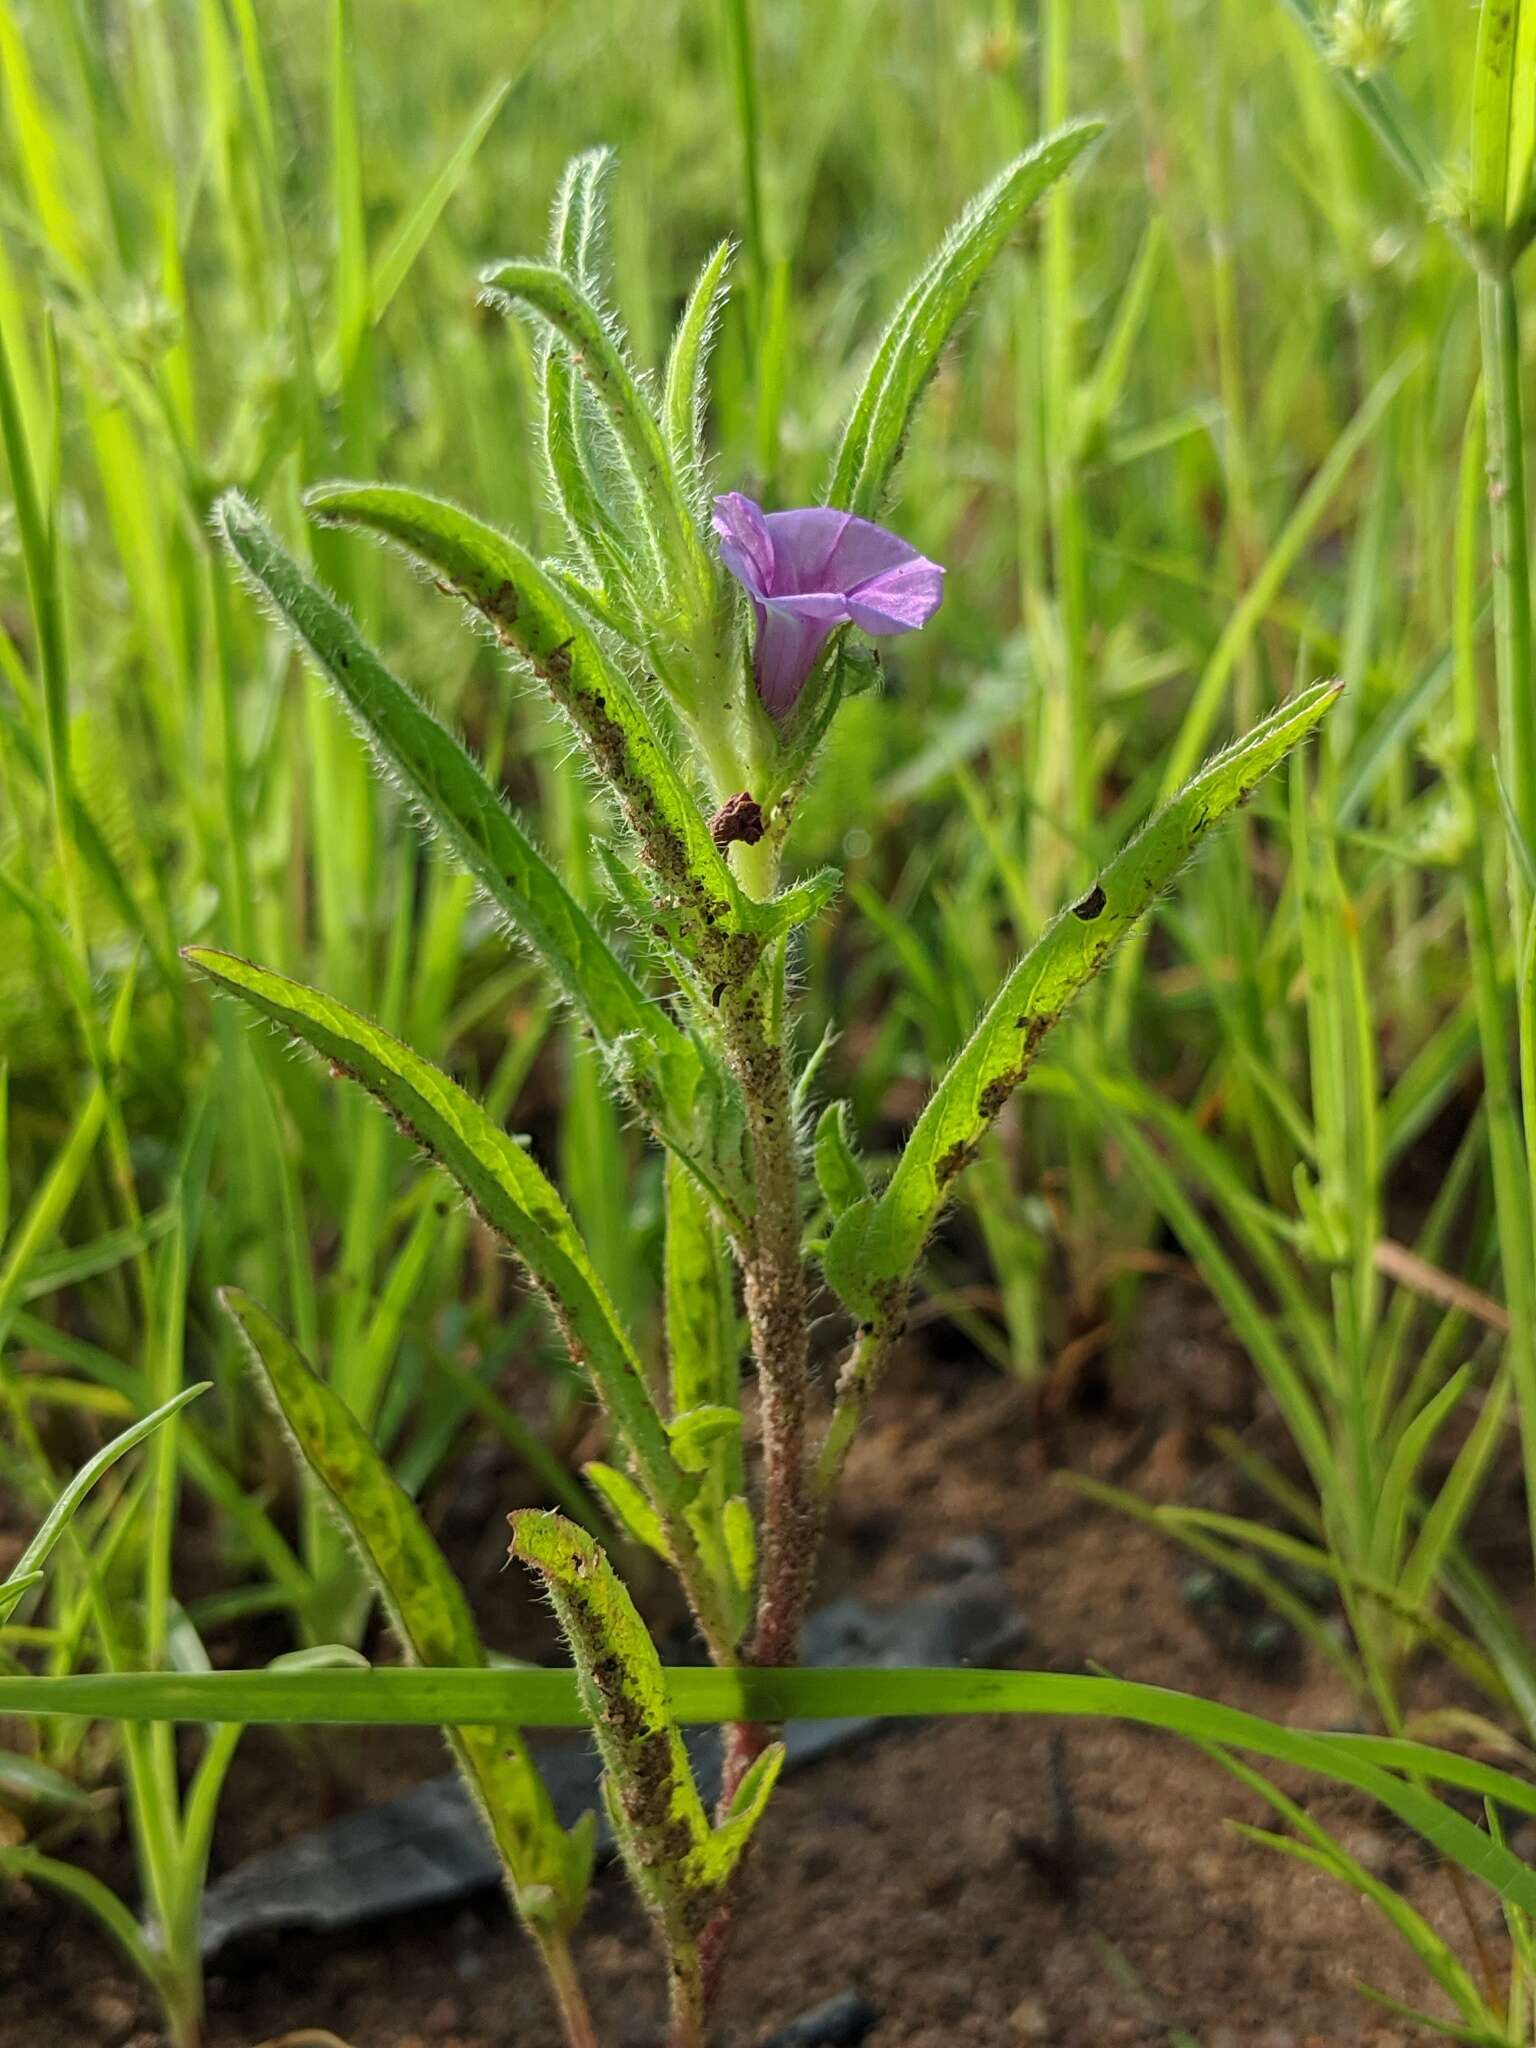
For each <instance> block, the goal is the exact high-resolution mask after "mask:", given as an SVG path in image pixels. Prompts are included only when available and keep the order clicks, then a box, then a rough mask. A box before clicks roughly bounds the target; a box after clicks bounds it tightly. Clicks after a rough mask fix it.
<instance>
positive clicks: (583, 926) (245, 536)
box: [214, 492, 681, 1041]
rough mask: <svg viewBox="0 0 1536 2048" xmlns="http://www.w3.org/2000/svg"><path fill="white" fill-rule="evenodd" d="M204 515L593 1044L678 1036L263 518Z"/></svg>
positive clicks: (221, 506) (502, 809) (465, 759)
mask: <svg viewBox="0 0 1536 2048" xmlns="http://www.w3.org/2000/svg"><path fill="white" fill-rule="evenodd" d="M214 518H215V522H216V524H217V526H218V529H219V532H220V533H221V534H222V536H223V539H224V541H225V544H226V545H227V546H228V548H229V551H230V553H231V554H232V555H233V556H234V558H235V561H236V562H237V563H238V564H239V566H240V568H241V570H242V571H243V572H244V574H245V576H246V577H247V578H248V580H249V581H250V583H251V584H252V585H253V587H254V588H255V589H256V591H257V592H258V593H259V594H260V595H261V596H262V597H264V598H265V599H266V600H267V601H268V602H269V603H270V604H271V605H273V606H274V607H275V608H276V610H277V612H278V613H279V615H280V616H281V617H282V619H283V620H284V621H285V622H286V624H287V625H288V626H289V627H290V628H291V630H292V631H293V632H294V633H295V634H296V635H297V637H298V639H299V641H300V642H301V644H302V645H303V646H304V647H305V648H306V649H307V650H308V652H309V653H310V654H311V655H312V656H313V658H314V660H315V661H316V662H317V663H318V665H319V667H320V670H321V672H322V674H323V675H324V676H325V677H326V679H327V681H328V682H329V683H330V685H331V687H332V688H333V689H334V690H335V691H336V693H337V695H338V696H339V697H340V698H341V700H342V702H343V703H344V704H345V706H346V707H347V710H348V711H349V712H350V713H351V715H352V717H353V718H354V720H355V721H356V723H357V725H358V728H359V730H360V731H361V732H362V734H363V736H364V738H365V739H366V740H367V741H368V742H369V744H370V745H371V746H372V747H373V749H374V751H375V753H376V754H377V755H378V757H379V760H380V762H381V763H382V765H383V766H384V768H385V769H386V770H387V771H388V773H389V774H390V775H391V776H392V777H393V778H394V779H395V780H396V781H397V782H398V783H399V785H400V787H401V788H402V789H403V790H404V792H405V794H406V795H407V796H408V797H409V798H410V799H411V801H412V802H413V803H414V804H415V805H416V806H417V807H418V809H419V810H420V812H421V815H422V817H423V819H424V821H425V822H426V823H427V824H428V825H429V826H430V827H431V829H432V830H433V831H434V832H436V833H437V834H439V835H440V837H441V838H442V840H443V841H444V843H445V844H446V845H447V847H448V848H449V850H450V851H451V852H452V853H453V855H454V857H455V858H456V859H457V860H458V861H459V862H460V864H461V865H462V866H463V867H465V868H466V869H467V870H468V871H469V873H470V874H471V875H473V876H474V878H475V880H476V881H477V882H478V883H479V884H480V886H481V888H482V889H484V891H485V892H486V894H487V895H488V896H489V897H490V899H491V901H492V902H493V903H494V904H495V906H496V908H497V909H498V910H499V911H500V912H501V914H502V916H503V917H505V918H506V920H507V922H508V923H509V924H510V925H511V926H512V927H513V929H514V930H516V931H517V932H518V933H519V934H520V936H521V937H522V938H523V939H524V940H525V941H526V942H527V944H528V945H529V946H530V947H531V948H532V949H533V951H534V952H535V953H536V954H537V955H538V957H539V958H540V960H542V961H543V962H544V964H545V965H546V966H547V967H548V969H549V971H550V973H551V974H552V975H553V976H554V979H555V981H556V982H557V983H558V985H559V987H560V991H561V993H562V994H563V995H564V996H565V997H566V998H567V999H568V1000H569V1001H570V1002H571V1003H573V1004H574V1005H575V1007H576V1008H577V1009H578V1010H579V1011H580V1012H581V1014H582V1016H583V1017H585V1018H586V1019H587V1021H588V1022H589V1023H590V1024H591V1025H592V1027H593V1029H594V1030H595V1031H596V1032H597V1034H598V1036H599V1037H600V1038H601V1039H604V1040H606V1041H612V1040H615V1039H618V1038H622V1037H623V1036H624V1035H625V1034H626V1033H630V1032H635V1033H639V1034H642V1035H644V1036H646V1037H649V1038H652V1039H655V1040H658V1041H659V1040H663V1039H666V1038H668V1037H669V1036H670V1037H678V1038H680V1037H681V1033H678V1032H676V1031H675V1030H673V1028H672V1027H671V1026H670V1025H669V1022H668V1020H667V1018H666V1016H665V1014H664V1013H662V1012H660V1011H659V1010H658V1009H657V1007H656V1005H655V1004H653V1003H651V1002H650V1001H649V1000H648V999H647V997H646V994H645V991H644V990H643V989H642V988H641V987H640V986H639V984H638V983H637V982H636V981H635V979H634V977H633V976H632V975H631V974H630V972H629V970H628V969H627V968H626V967H625V966H624V964H623V962H622V961H621V960H620V959H619V958H618V957H617V955H616V954H615V953H614V951H613V949H612V948H611V947H610V946H609V944H608V942H607V941H606V939H604V937H603V935H602V934H601V932H599V931H598V929H597V927H596V926H595V925H594V924H593V922H592V920H591V918H590V917H589V916H588V915H587V913H586V911H585V910H583V908H582V907H581V905H580V904H579V903H578V902H577V901H576V899H575V898H574V897H573V896H572V895H571V893H570V891H569V890H568V889H567V888H566V886H565V884H564V883H563V882H562V881H561V880H560V878H559V876H558V875H557V874H556V873H555V871H554V869H553V868H552V867H551V866H550V865H549V863H548V861H546V860H545V858H544V856H543V855H542V854H541V853H540V852H539V851H538V849H537V847H535V846H534V844H533V842H532V841H531V840H530V839H529V838H528V836H527V834H526V833H525V832H524V831H523V829H522V827H521V826H520V825H519V824H518V823H517V822H516V820H515V819H514V818H513V817H512V815H511V813H510V812H509V811H508V810H507V807H506V805H505V804H504V803H503V802H502V801H501V799H500V797H499V796H498V795H497V793H496V791H495V790H494V789H492V787H491V785H490V783H489V782H488V781H487V780H486V778H485V775H484V774H483V772H482V771H481V769H480V768H479V766H478V765H477V764H476V762H475V761H474V760H473V759H472V758H471V757H470V755H469V754H468V752H467V751H466V750H465V748H464V747H463V746H461V745H460V743H459V741H458V740H457V739H455V738H454V736H453V735H452V734H451V733H450V732H448V731H447V729H446V728H445V727H444V726H443V725H441V724H440V723H439V721H438V720H437V719H436V718H434V717H433V715H432V714H431V712H430V711H428V710H427V708H426V706H425V705H423V704H422V703H421V702H420V700H419V699H418V698H417V697H416V696H414V695H413V693H412V692H411V691H410V690H409V689H407V687H406V686H405V684H404V683H402V682H400V681H399V680H398V679H397V678H396V677H395V676H394V675H392V674H391V673H390V671H389V670H388V669H387V668H386V667H385V665H384V663H383V662H382V661H381V660H380V659H379V657H378V655H377V654H376V653H375V652H374V651H373V649H372V648H371V647H370V646H369V645H368V643H367V642H366V640H364V638H363V636H362V634H361V633H360V632H359V631H358V629H357V627H356V626H355V625H354V624H353V622H352V620H351V619H350V618H349V617H348V616H347V614H346V613H345V612H344V611H343V610H342V608H341V606H340V605H339V604H337V603H336V602H335V600H334V599H333V598H331V597H329V596H327V594H326V593H325V592H324V591H322V590H320V589H318V588H317V587H316V586H315V585H314V584H313V583H312V582H310V580H309V579H308V577H307V576H306V575H305V574H304V572H303V570H302V569H300V567H299V565H298V564H297V562H295V561H294V560H293V558H292V556H291V555H289V554H288V553H287V551H286V550H285V549H284V547H283V546H282V544H281V542H280V541H279V540H278V538H277V536H276V535H275V534H274V533H273V531H272V529H271V528H270V527H269V526H268V525H267V523H266V521H265V520H264V519H263V518H262V517H261V515H260V514H259V513H258V512H256V511H255V510H254V509H253V508H252V507H251V506H250V505H248V504H247V503H246V502H245V500H244V499H243V498H241V497H240V496H239V495H238V494H237V493H235V492H230V493H229V494H227V495H226V496H225V497H223V498H221V499H220V500H219V503H218V505H217V506H216V508H215V511H214Z"/></svg>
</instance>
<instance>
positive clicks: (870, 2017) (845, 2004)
mask: <svg viewBox="0 0 1536 2048" xmlns="http://www.w3.org/2000/svg"><path fill="white" fill-rule="evenodd" d="M879 2017H880V2015H879V2013H878V2012H877V2011H876V2009H875V2007H874V2006H872V2005H871V2004H870V2002H869V2000H868V1999H867V1998H866V1997H865V1996H864V1994H863V1993H862V1992H861V1991H845V1992H843V1993H842V1994H841V1996H840V1997H837V1998H829V1999H828V2000H827V2002H826V2004H825V2005H817V2006H813V2007H812V2008H811V2010H810V2011H809V2012H803V2013H801V2015H800V2017H799V2019H797V2020H791V2021H790V2023H789V2025H788V2026H787V2027H780V2029H779V2031H778V2032H777V2033H776V2034H770V2035H769V2037H768V2039H767V2040H766V2041H764V2042H763V2044H762V2048H858V2043H859V2042H860V2041H862V2040H863V2039H864V2037H865V2036H866V2035H867V2034H868V2032H869V2030H870V2028H871V2027H872V2026H873V2025H874V2024H875V2022H876V2020H878V2019H879Z"/></svg>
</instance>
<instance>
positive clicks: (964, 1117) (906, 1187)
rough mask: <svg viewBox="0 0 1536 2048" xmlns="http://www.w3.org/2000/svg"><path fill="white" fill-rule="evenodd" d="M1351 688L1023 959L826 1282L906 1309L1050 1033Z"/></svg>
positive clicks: (1152, 828)
mask: <svg viewBox="0 0 1536 2048" xmlns="http://www.w3.org/2000/svg"><path fill="white" fill-rule="evenodd" d="M1341 687H1342V686H1341V685H1340V684H1337V683H1331V682H1330V683H1318V684H1315V685H1314V686H1313V687H1312V688H1311V689H1309V690H1304V691H1302V692H1300V694H1299V695H1297V696H1296V697H1294V698H1292V699H1291V701H1290V702H1289V703H1286V704H1283V705H1281V706H1280V708H1279V709H1278V710H1277V711H1275V712H1273V713H1272V714H1271V715H1270V717H1268V718H1267V719H1265V720H1264V721H1263V722H1262V724H1260V725H1258V726H1256V727H1255V728H1254V730H1253V731H1252V732H1250V733H1248V734H1247V735H1246V736H1245V737H1244V738H1243V739H1241V740H1239V741H1238V742H1237V743H1236V744H1235V745H1234V746H1232V747H1229V748H1228V749H1227V751H1226V752H1225V753H1222V754H1219V755H1217V757H1216V758H1215V759H1214V760H1213V761H1211V762H1210V763H1208V764H1207V766H1206V767H1204V768H1203V769H1201V771H1200V773H1199V774H1198V775H1196V776H1195V777H1194V779H1193V780H1192V781H1191V782H1189V783H1188V784H1187V785H1186V786H1185V788H1184V789H1183V790H1182V791H1181V792H1180V793H1179V795H1177V796H1176V797H1175V798H1174V799H1173V801H1172V802H1171V803H1169V804H1167V805H1166V806H1165V807H1164V808H1163V809H1162V810H1160V811H1158V812H1157V813H1156V815H1155V816H1154V817H1153V818H1152V819H1151V820H1150V821H1149V822H1148V824H1147V825H1146V826H1145V827H1144V828H1143V829H1142V831H1141V832H1140V833H1138V834H1137V836H1136V837H1135V838H1134V839H1133V840H1132V841H1131V842H1130V844H1129V845H1128V846H1126V847H1125V848H1123V849H1122V851H1121V852H1120V853H1118V854H1117V855H1116V856H1115V858H1114V859H1113V860H1112V861H1111V862H1110V864H1109V866H1108V867H1107V868H1105V870H1104V871H1103V873H1102V874H1101V875H1100V877H1099V879H1098V881H1097V882H1095V884H1094V885H1093V887H1092V888H1091V889H1090V890H1089V892H1088V894H1087V895H1086V896H1084V897H1083V898H1082V900H1081V901H1080V902H1078V903H1076V904H1074V905H1073V906H1072V908H1071V909H1070V910H1066V911H1063V912H1062V913H1061V915H1060V916H1058V917H1057V918H1056V919H1055V920H1054V922H1053V923H1051V924H1050V925H1048V926H1047V927H1046V929H1045V931H1044V932H1042V933H1041V935H1040V937H1039V938H1038V939H1037V940H1036V942H1035V944H1034V945H1033V946H1031V947H1030V949H1029V951H1028V952H1027V953H1026V954H1025V955H1024V957H1023V959H1022V960H1020V961H1019V963H1018V964H1017V966H1015V967H1014V969H1013V970H1012V972H1011V973H1010V974H1009V975H1008V977H1007V979H1006V981H1005V982H1004V983H1003V985H1002V987H1001V989H1000V990H999V991H998V993H997V995H996V996H995V997H994V998H993V1000H992V1002H991V1004H990V1005H989V1007H988V1009H987V1010H986V1012H985V1014H984V1015H983V1017H982V1019H981V1021H980V1023H979V1024H978V1025H977V1027H976V1030H975V1032H974V1033H973V1035H972V1037H971V1039H970V1041H969V1043H968V1044H967V1045H966V1046H965V1047H964V1048H963V1050H962V1051H961V1052H960V1053H959V1054H958V1055H957V1056H956V1058H955V1059H954V1061H953V1062H952V1063H951V1065H950V1067H949V1070H948V1072H947V1073H946V1074H945V1075H944V1078H943V1079H942V1080H941V1081H940V1083H939V1085H938V1087H937V1089H936V1090H935V1091H934V1093H933V1095H932V1096H931V1097H930V1099H929V1101H928V1104H927V1106H926V1108H925V1109H924V1110H923V1113H922V1115H921V1116H920V1117H919V1118H918V1121H917V1125H916V1127H915V1129H914V1130H913V1132H912V1135H911V1137H910V1138H909V1139H908V1141H907V1143H906V1146H905V1147H904V1149H903V1151H902V1153H901V1156H900V1157H899V1159H898V1160H897V1162H896V1169H895V1172H894V1173H893V1174H892V1175H891V1178H890V1180H889V1181H888V1182H887V1184H886V1186H885V1188H884V1190H883V1191H882V1192H881V1193H880V1194H879V1195H878V1196H876V1197H872V1198H870V1199H868V1200H865V1201H862V1202H858V1203H856V1204H855V1205H854V1206H853V1207H852V1208H851V1209H849V1210H847V1211H846V1212H845V1214H844V1215H843V1216H842V1217H841V1218H840V1219H839V1221H838V1223H837V1227H836V1228H835V1229H834V1231H833V1233H832V1236H831V1238H830V1240H829V1242H828V1246H827V1253H826V1259H825V1269H826V1275H827V1279H828V1281H829V1282H830V1284H831V1285H832V1286H833V1287H834V1288H835V1289H836V1290H837V1292H838V1293H839V1294H840V1295H841V1296H842V1298H843V1300H844V1301H845V1302H846V1303H847V1304H848V1306H849V1307H850V1308H851V1309H852V1310H853V1311H854V1313H855V1314H857V1315H858V1316H860V1317H861V1318H864V1319H871V1320H873V1319H874V1318H876V1317H878V1316H882V1315H885V1316H889V1315H890V1314H892V1313H893V1312H894V1311H895V1310H896V1309H897V1308H898V1307H899V1301H900V1297H901V1295H902V1293H903V1292H904V1290H905V1287H906V1283H907V1281H908V1279H909V1277H910V1275H911V1273H912V1269H913V1268H914V1266H915V1265H916V1264H917V1261H918V1259H919V1258H920V1257H921V1255H922V1250H923V1247H924V1245H925V1244H926V1243H927V1241H928V1236H929V1233H930V1231H931V1230H932V1229H933V1226H934V1223H935V1221H936V1220H937V1218H938V1215H939V1211H940V1210H941V1209H942V1207H943V1206H944V1203H945V1201H946V1200H947V1199H948V1197H949V1194H950V1191H951V1189H952V1187H953V1185H954V1182H955V1178H956V1176H957V1175H958V1174H959V1173H961V1172H962V1171H963V1170H964V1168H965V1167H966V1166H968V1165H969V1164H970V1162H971V1160H972V1159H973V1158H974V1157H975V1155H976V1148H977V1146H978V1145H979V1144H980V1142H981V1139H982V1137H983V1135H984V1134H985V1132H986V1130H987V1128H988V1126H989V1125H990V1124H991V1122H992V1120H993V1119H994V1117H996V1116H997V1114H998V1112H999V1111H1000V1110H1001V1108H1002V1106H1003V1104H1004V1103H1005V1102H1006V1101H1007V1100H1008V1098H1009V1096H1010V1095H1011V1094H1012V1093H1013V1091H1014V1089H1015V1088H1017V1087H1018V1085H1019V1083H1020V1082H1021V1081H1022V1080H1023V1078H1024V1076H1025V1074H1026V1073H1027V1072H1028V1071H1029V1068H1030V1065H1031V1063H1032V1062H1033V1060H1034V1058H1035V1056H1036V1054H1037V1053H1038V1051H1039V1049H1040V1045H1041V1043H1042V1041H1043V1040H1044V1038H1045V1036H1046V1033H1047V1032H1048V1031H1049V1030H1050V1029H1051V1026H1052V1025H1053V1024H1055V1023H1056V1021H1057V1020H1058V1018H1059V1017H1060V1016H1061V1014H1062V1012H1063V1011H1064V1010H1065V1009H1066V1007H1067V1005H1068V1004H1069V1003H1070V1002H1071V1001H1072V999H1073V997H1074V996H1076V995H1078V994H1079V993H1080V992H1081V990H1082V989H1084V988H1085V987H1086V986H1087V984H1088V983H1089V982H1090V981H1091V980H1092V979H1093V977H1094V975H1095V974H1097V973H1098V971H1099V969H1100V968H1101V967H1102V966H1103V964H1104V962H1105V960H1106V959H1107V958H1108V957H1109V955H1110V954H1111V953H1112V952H1113V951H1114V949H1115V947H1116V946H1117V945H1118V944H1119V943H1120V942H1121V940H1123V939H1124V938H1125V937H1126V935H1127V934H1128V933H1129V932H1130V931H1132V930H1133V929H1134V927H1135V926H1136V924H1137V922H1138V921H1139V920H1140V919H1141V918H1142V917H1143V916H1144V915H1145V914H1146V912H1147V911H1148V910H1149V909H1150V908H1151V906H1152V904H1153V903H1155V902H1156V900H1157V898H1158V896H1159V895H1160V894H1161V893H1162V891H1163V890H1164V889H1166V888H1167V886H1168V885H1169V883H1170V882H1171V881H1172V880H1173V879H1174V877H1175V876H1176V875H1177V874H1178V872H1179V870H1180V868H1182V867H1183V866H1184V864H1185V863H1186V861H1188V860H1189V858H1190V856H1191V855H1192V854H1193V853H1194V852H1195V850H1196V849H1197V847H1198V846H1199V845H1200V844H1201V842H1202V841H1203V839H1204V838H1205V837H1206V835H1207V833H1208V832H1209V831H1210V829H1211V827H1212V826H1213V825H1215V824H1217V823H1218V822H1219V821H1220V820H1221V819H1222V818H1223V817H1225V816H1226V815H1227V813H1228V812H1230V811H1232V810H1234V809H1235V808H1236V807H1237V805H1239V804H1240V803H1242V802H1244V801H1245V799H1246V798H1247V797H1248V796H1249V794H1250V793H1251V792H1252V790H1253V788H1254V786H1255V784H1256V783H1258V782H1259V781H1260V779H1261V778H1262V777H1263V776H1264V775H1266V774H1267V773H1268V772H1269V770H1270V769H1271V768H1273V767H1275V766H1276V765H1277V764H1278V763H1279V762H1280V761H1281V760H1283V759H1284V757H1285V756H1286V754H1288V753H1289V752H1290V750H1291V748H1292V747H1294V746H1295V745H1296V744H1297V743H1298V742H1299V741H1300V740H1302V739H1304V738H1305V737H1306V735H1307V734H1308V733H1309V732H1311V730H1312V729H1313V727H1314V726H1315V725H1316V724H1317V723H1318V721H1319V720H1320V719H1321V718H1322V717H1323V716H1324V714H1325V713H1326V711H1327V710H1328V708H1329V706H1330V705H1331V704H1332V703H1333V701H1334V699H1335V698H1336V697H1337V695H1338V693H1339V690H1340V688H1341Z"/></svg>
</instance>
